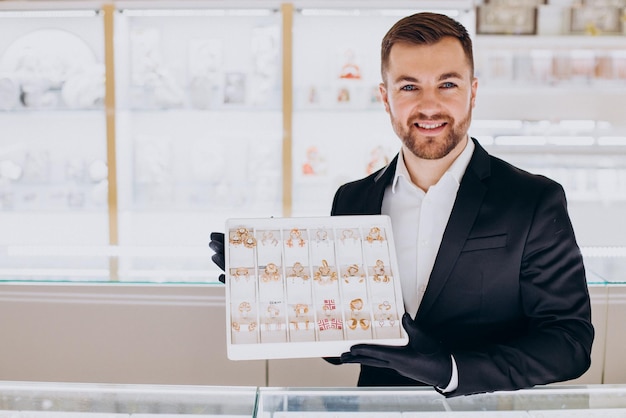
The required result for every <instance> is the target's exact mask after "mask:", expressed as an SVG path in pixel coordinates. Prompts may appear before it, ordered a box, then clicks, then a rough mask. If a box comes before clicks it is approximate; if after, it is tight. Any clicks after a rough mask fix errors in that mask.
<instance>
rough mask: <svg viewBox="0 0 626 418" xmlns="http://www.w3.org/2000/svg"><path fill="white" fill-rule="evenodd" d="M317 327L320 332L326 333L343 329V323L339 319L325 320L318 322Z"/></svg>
mask: <svg viewBox="0 0 626 418" xmlns="http://www.w3.org/2000/svg"><path fill="white" fill-rule="evenodd" d="M317 326H318V328H319V329H320V331H324V330H327V329H342V328H343V322H342V321H341V319H337V318H330V319H329V318H324V319H320V320H318V321H317Z"/></svg>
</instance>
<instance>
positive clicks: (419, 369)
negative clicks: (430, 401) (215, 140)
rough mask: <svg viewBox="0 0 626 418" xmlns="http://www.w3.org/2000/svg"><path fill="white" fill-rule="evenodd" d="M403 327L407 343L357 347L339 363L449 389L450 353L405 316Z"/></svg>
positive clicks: (353, 347)
mask: <svg viewBox="0 0 626 418" xmlns="http://www.w3.org/2000/svg"><path fill="white" fill-rule="evenodd" d="M402 326H404V329H406V332H407V334H408V335H409V343H408V344H407V345H405V346H404V347H395V346H389V345H374V344H357V345H354V346H352V347H351V348H350V351H349V352H347V353H343V354H342V355H341V362H342V363H361V364H363V365H366V366H372V367H384V368H388V369H393V370H395V371H397V372H398V373H400V374H401V375H403V376H406V377H408V378H411V379H414V380H417V381H419V382H422V383H426V384H428V385H432V386H435V387H438V388H445V387H446V386H448V384H449V383H450V379H451V378H452V357H451V355H450V353H449V352H446V350H444V349H443V347H442V346H441V344H440V343H439V342H437V341H436V340H434V339H433V338H432V337H429V336H428V335H427V334H426V333H424V331H422V330H421V329H420V328H419V327H418V326H417V325H416V324H415V322H414V321H413V320H412V319H411V316H410V315H409V314H408V313H405V314H404V316H403V317H402Z"/></svg>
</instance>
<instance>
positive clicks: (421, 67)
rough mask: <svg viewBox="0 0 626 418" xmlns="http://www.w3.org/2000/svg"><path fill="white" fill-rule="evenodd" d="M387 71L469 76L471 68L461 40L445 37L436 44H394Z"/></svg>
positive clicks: (394, 73)
mask: <svg viewBox="0 0 626 418" xmlns="http://www.w3.org/2000/svg"><path fill="white" fill-rule="evenodd" d="M387 71H388V74H391V75H394V76H397V75H399V74H406V75H411V76H415V75H419V73H424V74H429V73H433V74H434V75H440V74H443V73H449V72H458V73H459V74H463V75H467V77H468V78H469V77H470V73H471V68H470V64H469V62H468V60H467V57H466V56H465V51H463V47H462V46H461V42H460V41H459V40H458V39H456V38H452V37H445V38H442V39H441V40H440V41H438V42H436V43H434V44H424V45H416V44H411V43H408V42H399V43H397V44H395V45H393V46H392V47H391V51H390V54H389V63H388V67H387Z"/></svg>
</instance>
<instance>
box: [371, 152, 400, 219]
mask: <svg viewBox="0 0 626 418" xmlns="http://www.w3.org/2000/svg"><path fill="white" fill-rule="evenodd" d="M397 163H398V155H396V157H395V158H394V159H393V160H392V161H391V162H390V163H389V164H388V165H387V166H386V167H385V168H383V169H382V171H381V172H380V173H379V174H378V175H377V176H376V177H374V186H373V187H370V188H369V189H368V190H369V191H368V196H367V199H366V200H365V202H364V203H363V205H364V207H363V212H364V214H367V215H380V212H381V208H382V205H383V197H384V196H385V188H386V187H387V185H389V184H391V182H392V181H393V177H394V174H395V172H396V164H397Z"/></svg>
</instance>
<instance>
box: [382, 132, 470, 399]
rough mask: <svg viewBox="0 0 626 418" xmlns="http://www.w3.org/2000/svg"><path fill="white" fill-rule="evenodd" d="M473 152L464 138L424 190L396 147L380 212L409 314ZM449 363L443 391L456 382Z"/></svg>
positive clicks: (423, 285) (423, 284)
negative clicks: (388, 228) (389, 235)
mask: <svg viewBox="0 0 626 418" xmlns="http://www.w3.org/2000/svg"><path fill="white" fill-rule="evenodd" d="M473 152H474V143H473V142H472V140H471V139H469V138H468V141H467V145H466V146H465V148H464V149H463V151H462V152H461V154H459V156H458V157H457V158H456V160H454V162H453V163H452V165H451V166H450V168H449V169H448V170H447V171H446V172H445V173H444V175H443V176H442V177H441V178H440V179H439V181H438V182H437V183H436V184H435V185H433V186H431V187H430V188H429V189H428V190H427V191H426V192H425V191H423V190H422V189H420V188H419V187H417V186H416V185H415V184H413V183H412V182H411V177H410V175H409V172H408V170H407V168H406V165H405V163H404V154H403V153H402V151H400V155H399V156H398V164H397V167H396V173H395V177H394V179H393V182H392V183H391V185H389V186H388V187H387V189H386V190H385V195H384V197H383V204H382V209H381V212H382V214H384V215H389V216H390V217H391V226H392V229H393V238H394V242H395V247H396V254H397V257H398V268H399V270H400V271H399V272H398V273H399V274H398V277H400V283H401V285H402V297H403V299H404V307H405V310H406V311H407V312H408V313H409V314H410V315H411V317H413V318H414V317H415V315H416V314H417V309H418V307H419V304H420V303H421V301H422V297H423V296H424V292H425V291H426V286H428V279H429V278H430V274H431V272H432V270H433V266H434V264H435V258H436V257H437V252H438V251H439V246H440V245H441V239H442V238H443V232H444V230H445V229H446V225H447V223H448V218H450V213H451V212H452V206H453V205H454V200H455V199H456V194H457V192H458V190H459V184H460V183H461V179H462V178H463V175H464V174H465V170H466V169H467V165H468V164H469V161H470V159H471V158H472V154H473ZM452 367H453V371H452V380H451V381H450V384H449V385H448V386H447V387H446V388H445V389H444V392H449V391H452V390H454V389H456V387H457V385H458V374H457V369H456V364H455V362H454V358H453V359H452Z"/></svg>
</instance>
